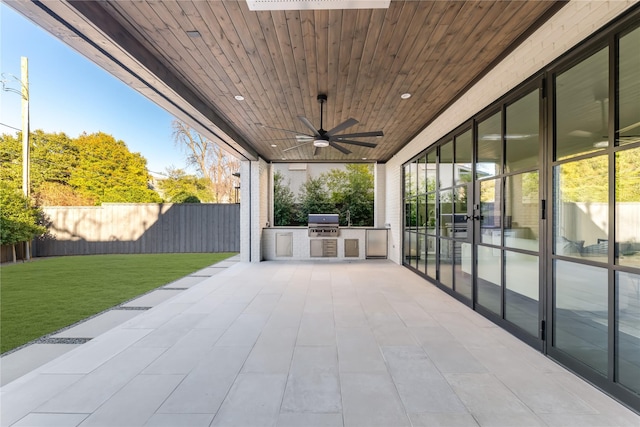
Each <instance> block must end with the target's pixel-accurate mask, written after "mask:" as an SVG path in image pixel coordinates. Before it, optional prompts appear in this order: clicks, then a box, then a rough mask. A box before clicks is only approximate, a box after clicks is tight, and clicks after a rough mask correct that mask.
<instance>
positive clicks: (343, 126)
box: [327, 119, 359, 136]
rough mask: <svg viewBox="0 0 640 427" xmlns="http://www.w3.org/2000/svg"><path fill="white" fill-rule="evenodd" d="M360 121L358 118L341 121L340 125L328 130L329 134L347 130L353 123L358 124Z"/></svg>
mask: <svg viewBox="0 0 640 427" xmlns="http://www.w3.org/2000/svg"><path fill="white" fill-rule="evenodd" d="M358 123H359V122H358V121H357V120H356V119H347V120H345V121H344V122H342V123H340V124H339V125H338V126H336V127H334V128H333V129H331V130H330V131H327V135H329V136H332V135H334V134H335V133H337V132H340V131H342V130H345V129H346V128H349V127H351V126H353V125H357V124H358Z"/></svg>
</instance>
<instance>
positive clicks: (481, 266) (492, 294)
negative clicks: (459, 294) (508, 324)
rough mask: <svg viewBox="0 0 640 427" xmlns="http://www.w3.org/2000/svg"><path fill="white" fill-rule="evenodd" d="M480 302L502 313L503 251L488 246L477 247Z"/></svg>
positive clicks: (497, 312) (493, 310)
mask: <svg viewBox="0 0 640 427" xmlns="http://www.w3.org/2000/svg"><path fill="white" fill-rule="evenodd" d="M477 252H478V255H477V266H478V267H477V268H478V281H477V295H478V301H477V302H478V304H480V305H481V306H483V307H485V308H487V309H489V310H491V311H492V312H494V313H496V314H498V315H501V314H502V310H501V308H500V307H501V306H502V286H501V283H502V256H501V255H502V251H501V250H500V249H495V248H490V247H487V246H482V245H480V246H478V247H477Z"/></svg>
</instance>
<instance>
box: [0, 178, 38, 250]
mask: <svg viewBox="0 0 640 427" xmlns="http://www.w3.org/2000/svg"><path fill="white" fill-rule="evenodd" d="M0 206H1V207H2V209H0V244H2V245H10V246H11V247H12V252H13V262H16V247H15V245H16V244H18V243H22V242H28V241H30V240H31V239H33V238H34V237H35V236H37V235H41V234H44V233H45V232H46V231H47V230H46V228H45V227H43V226H41V225H38V220H39V219H40V218H41V216H42V212H41V211H40V210H39V209H37V208H35V207H34V206H33V205H32V204H31V202H30V200H29V199H28V198H26V197H24V196H23V195H22V194H21V193H20V191H19V190H16V189H15V188H12V186H10V185H7V184H6V183H4V182H0Z"/></svg>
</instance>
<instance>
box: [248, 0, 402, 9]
mask: <svg viewBox="0 0 640 427" xmlns="http://www.w3.org/2000/svg"><path fill="white" fill-rule="evenodd" d="M390 3H391V0H247V5H248V6H249V10H253V11H261V10H319V9H388V8H389V4H390Z"/></svg>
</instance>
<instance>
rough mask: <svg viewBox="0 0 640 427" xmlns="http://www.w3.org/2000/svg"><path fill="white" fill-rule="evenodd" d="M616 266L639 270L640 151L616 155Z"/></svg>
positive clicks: (630, 150)
mask: <svg viewBox="0 0 640 427" xmlns="http://www.w3.org/2000/svg"><path fill="white" fill-rule="evenodd" d="M615 224H616V263H617V264H618V265H624V266H628V267H635V268H640V147H638V148H632V149H627V150H623V151H618V152H617V153H616V222H615Z"/></svg>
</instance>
